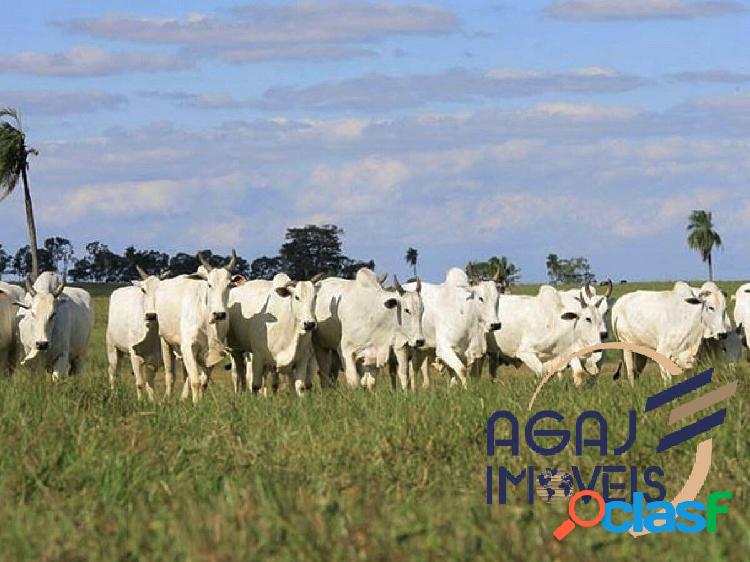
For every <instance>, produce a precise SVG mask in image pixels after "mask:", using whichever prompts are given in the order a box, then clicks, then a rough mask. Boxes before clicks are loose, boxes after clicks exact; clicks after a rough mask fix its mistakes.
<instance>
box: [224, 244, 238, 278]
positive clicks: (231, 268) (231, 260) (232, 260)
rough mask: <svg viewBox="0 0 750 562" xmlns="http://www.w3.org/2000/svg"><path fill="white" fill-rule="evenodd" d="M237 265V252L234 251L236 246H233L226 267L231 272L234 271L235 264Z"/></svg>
mask: <svg viewBox="0 0 750 562" xmlns="http://www.w3.org/2000/svg"><path fill="white" fill-rule="evenodd" d="M235 265H237V252H235V251H234V248H232V257H231V258H229V263H228V264H227V265H226V269H227V271H228V272H229V273H232V271H234V266H235Z"/></svg>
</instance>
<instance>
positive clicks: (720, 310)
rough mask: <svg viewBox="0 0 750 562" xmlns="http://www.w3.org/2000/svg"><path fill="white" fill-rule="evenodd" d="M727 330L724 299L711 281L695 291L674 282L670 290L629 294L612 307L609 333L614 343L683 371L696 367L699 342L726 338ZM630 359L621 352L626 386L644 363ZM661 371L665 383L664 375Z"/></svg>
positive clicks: (641, 359) (639, 358)
mask: <svg viewBox="0 0 750 562" xmlns="http://www.w3.org/2000/svg"><path fill="white" fill-rule="evenodd" d="M731 329H732V326H731V324H730V322H729V316H728V314H727V312H726V299H725V297H724V295H723V293H722V292H721V291H720V290H719V288H718V287H717V286H716V284H715V283H713V282H710V281H709V282H706V283H704V284H703V286H702V287H701V288H700V289H695V288H693V287H690V286H689V285H688V284H687V283H683V282H681V281H679V282H677V283H675V284H674V287H673V288H672V289H671V290H669V291H634V292H632V293H628V294H626V295H623V296H622V297H620V298H619V299H618V300H617V302H616V303H615V304H614V306H613V307H612V331H613V334H614V335H615V336H616V338H617V339H618V340H620V341H625V342H629V343H633V344H637V345H643V346H646V347H649V348H651V349H653V350H655V351H657V352H659V353H661V354H662V355H665V356H667V357H669V358H670V359H671V360H672V361H674V362H675V363H676V364H677V365H678V366H679V367H680V368H682V369H689V368H690V367H692V366H693V365H694V364H695V358H696V356H697V354H698V349H699V348H700V345H701V341H702V340H703V338H721V337H726V335H727V334H728V333H729V332H730V331H731ZM633 355H634V354H633V353H632V352H629V351H623V359H624V362H625V368H626V371H627V375H628V380H629V381H630V384H634V379H635V377H636V376H638V375H639V374H640V372H641V371H642V370H643V367H644V366H645V363H646V358H645V357H644V356H642V355H636V356H635V359H634V356H633ZM660 371H661V375H662V378H663V379H664V381H665V382H669V380H670V379H671V375H670V374H669V372H667V371H666V370H664V369H663V368H660Z"/></svg>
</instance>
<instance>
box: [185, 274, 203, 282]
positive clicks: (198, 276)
mask: <svg viewBox="0 0 750 562" xmlns="http://www.w3.org/2000/svg"><path fill="white" fill-rule="evenodd" d="M185 278H186V279H192V280H193V281H206V280H207V277H206V276H205V275H203V274H202V273H191V274H190V275H186V276H185Z"/></svg>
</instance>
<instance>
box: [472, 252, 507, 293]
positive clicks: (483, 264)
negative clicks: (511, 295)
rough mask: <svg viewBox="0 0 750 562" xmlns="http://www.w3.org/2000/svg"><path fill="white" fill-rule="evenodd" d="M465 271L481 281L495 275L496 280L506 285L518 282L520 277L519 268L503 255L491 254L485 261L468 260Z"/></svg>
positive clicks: (493, 277) (490, 278)
mask: <svg viewBox="0 0 750 562" xmlns="http://www.w3.org/2000/svg"><path fill="white" fill-rule="evenodd" d="M466 273H467V275H469V276H474V277H477V278H478V279H481V280H483V281H490V280H492V279H495V278H496V277H497V281H498V282H499V283H502V284H503V285H505V286H506V287H510V286H512V285H515V284H516V283H518V281H519V280H520V279H521V268H520V267H518V266H517V265H516V264H514V263H513V262H511V261H510V260H509V259H508V258H507V257H505V256H500V257H497V256H492V257H491V258H490V259H488V260H487V261H477V262H469V263H468V264H467V265H466Z"/></svg>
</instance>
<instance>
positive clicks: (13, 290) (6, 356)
mask: <svg viewBox="0 0 750 562" xmlns="http://www.w3.org/2000/svg"><path fill="white" fill-rule="evenodd" d="M23 296H24V290H23V289H22V288H21V287H18V286H17V285H11V284H9V283H4V282H2V281H0V376H2V375H5V374H10V373H12V372H13V369H14V367H15V365H16V361H17V360H18V352H19V345H20V342H19V341H18V321H17V315H18V308H19V306H18V304H17V303H21V302H23Z"/></svg>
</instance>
